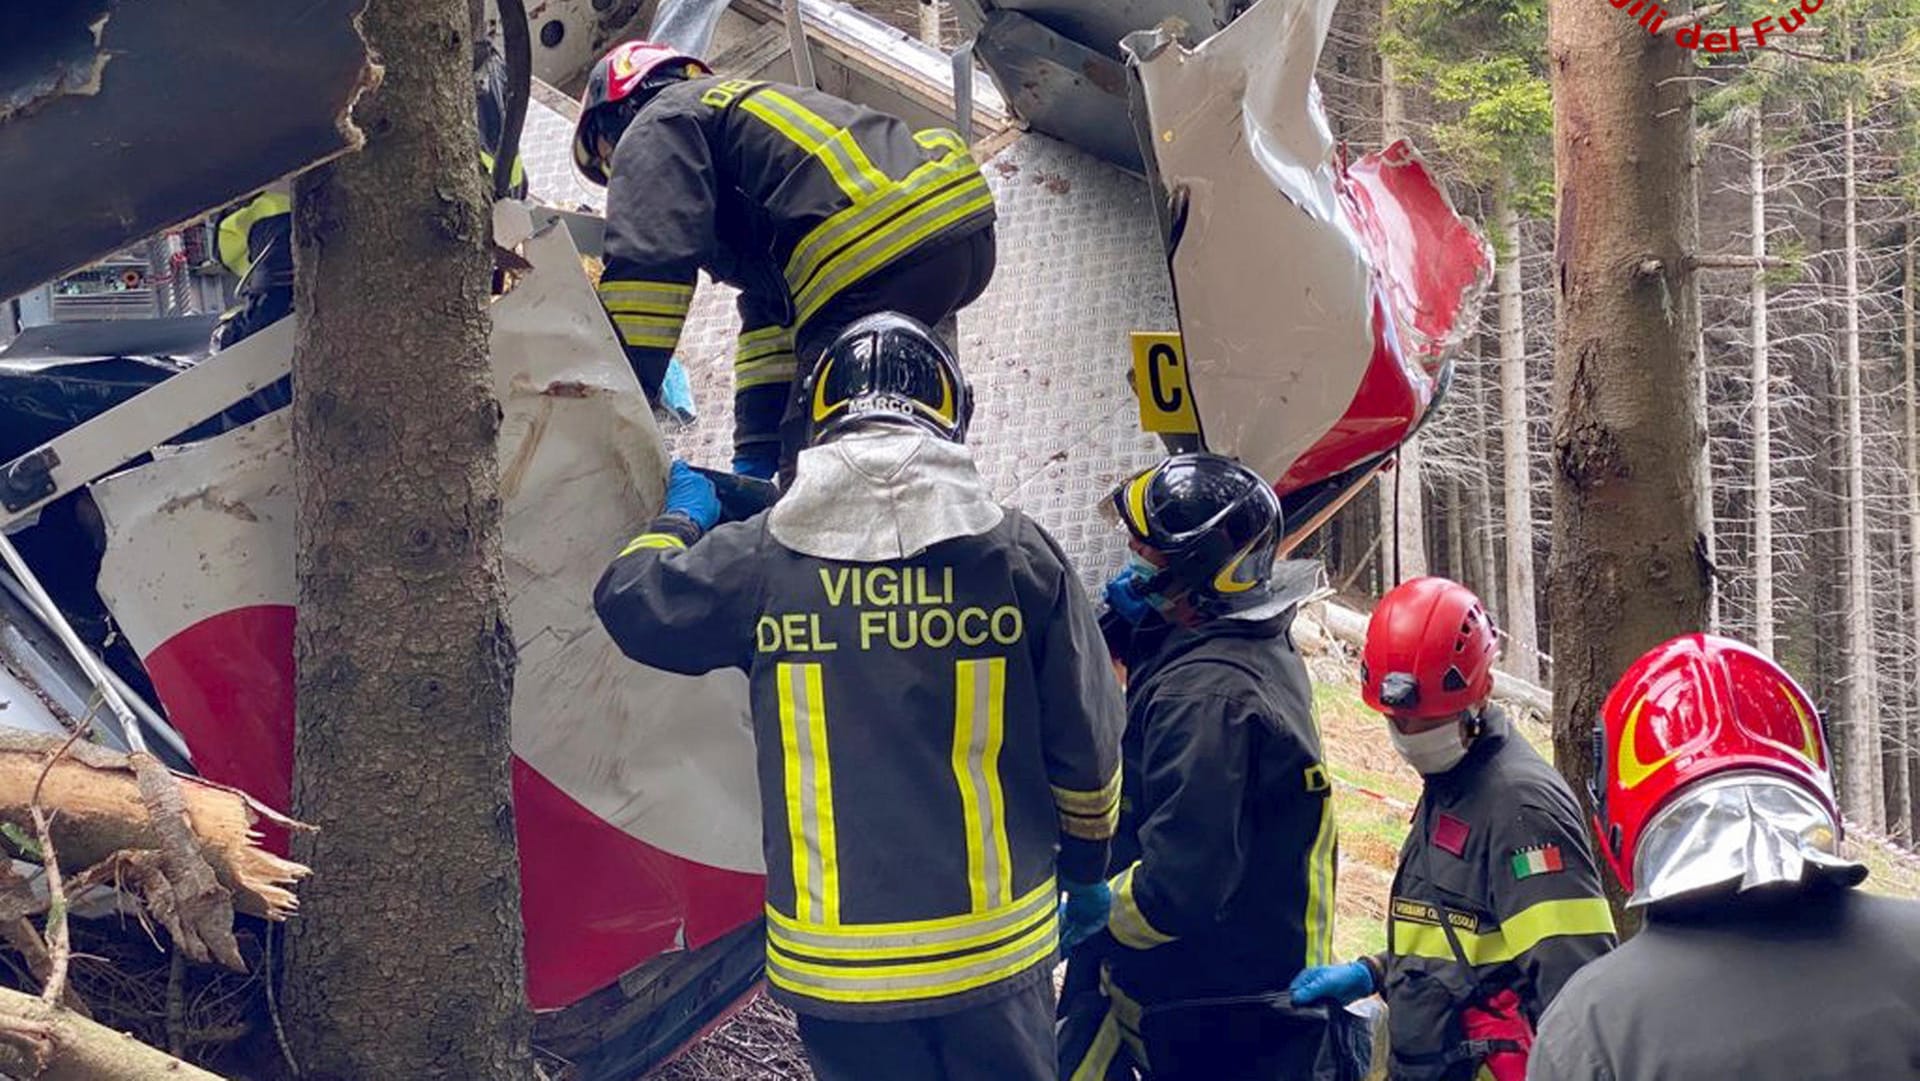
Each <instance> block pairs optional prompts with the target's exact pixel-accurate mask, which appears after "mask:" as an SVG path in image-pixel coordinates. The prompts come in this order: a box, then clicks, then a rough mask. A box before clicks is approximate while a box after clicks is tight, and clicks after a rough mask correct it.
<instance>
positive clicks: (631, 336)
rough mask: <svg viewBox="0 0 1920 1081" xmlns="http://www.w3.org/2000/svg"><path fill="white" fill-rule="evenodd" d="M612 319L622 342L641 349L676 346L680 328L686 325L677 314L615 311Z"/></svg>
mask: <svg viewBox="0 0 1920 1081" xmlns="http://www.w3.org/2000/svg"><path fill="white" fill-rule="evenodd" d="M612 319H613V325H614V329H616V330H618V331H619V332H620V340H621V341H622V342H625V343H626V344H628V345H631V346H636V347H639V348H643V349H673V348H675V347H677V346H678V345H679V344H680V330H681V328H682V327H684V326H685V325H686V320H684V319H682V318H680V317H679V316H677V315H629V314H625V313H616V314H614V315H613V316H612Z"/></svg>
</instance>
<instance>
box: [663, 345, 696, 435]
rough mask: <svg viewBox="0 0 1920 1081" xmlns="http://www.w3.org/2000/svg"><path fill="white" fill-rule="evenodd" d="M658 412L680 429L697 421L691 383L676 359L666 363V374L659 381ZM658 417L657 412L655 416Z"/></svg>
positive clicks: (683, 366) (685, 370)
mask: <svg viewBox="0 0 1920 1081" xmlns="http://www.w3.org/2000/svg"><path fill="white" fill-rule="evenodd" d="M659 404H660V411H664V412H665V413H666V414H667V415H668V416H669V417H670V418H672V419H673V421H674V422H675V423H677V424H679V425H680V426H682V427H685V426H686V425H689V424H692V423H693V422H694V421H695V420H696V419H697V414H696V413H695V411H694V408H693V382H692V381H691V380H689V379H688V378H687V368H686V365H684V364H681V363H680V360H679V358H678V357H676V358H674V359H672V360H669V361H667V374H666V377H665V378H664V379H662V380H661V381H660V403H659ZM655 415H656V416H657V415H658V412H656V414H655Z"/></svg>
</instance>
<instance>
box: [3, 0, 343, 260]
mask: <svg viewBox="0 0 1920 1081" xmlns="http://www.w3.org/2000/svg"><path fill="white" fill-rule="evenodd" d="M365 4H366V0H309V2H307V3H301V4H276V3H256V4H237V3H233V2H232V0H171V2H169V3H164V4H160V3H132V2H123V0H86V2H83V3H65V2H56V0H29V2H25V3H18V2H10V3H7V4H4V5H0V161H4V162H6V163H7V168H6V169H5V170H3V171H0V206H4V207H6V213H5V214H4V215H0V297H4V296H12V295H14V294H16V293H20V292H23V291H25V290H26V289H29V288H31V287H33V286H35V285H38V284H39V283H41V282H44V281H47V280H49V279H52V278H56V277H58V276H60V275H61V274H64V273H66V272H68V271H71V270H74V269H76V268H78V267H81V266H84V265H86V264H88V263H91V262H94V261H95V260H98V259H100V258H102V257H105V256H107V255H110V254H112V253H113V252H115V251H118V250H120V249H121V248H124V247H126V246H127V245H128V244H131V243H133V242H134V241H136V240H139V239H140V238H142V237H146V236H151V235H153V234H155V233H158V232H160V231H162V230H164V229H167V228H170V227H172V226H175V225H177V224H179V223H181V222H183V221H187V220H189V219H192V218H194V217H197V216H198V215H200V214H202V213H204V212H206V211H207V210H208V209H210V208H213V207H216V206H219V205H222V204H224V203H226V202H229V201H231V200H233V199H236V198H238V197H240V196H243V195H246V194H247V193H249V192H251V191H255V190H257V189H259V188H260V187H262V186H264V185H266V184H267V183H269V182H271V181H273V180H275V179H276V178H278V177H281V176H284V175H286V174H288V173H291V172H294V171H296V170H299V169H302V168H305V167H306V166H308V165H311V164H313V163H314V162H317V161H320V160H323V159H325V158H328V157H330V156H332V155H335V154H338V153H340V152H341V151H343V150H347V149H349V148H350V147H352V146H353V145H355V144H354V139H355V137H354V136H353V135H352V133H351V130H350V128H349V127H348V125H347V124H346V121H345V116H346V112H347V109H348V107H349V105H350V104H351V102H352V100H353V97H354V95H355V94H356V93H357V92H358V91H359V89H360V87H361V86H362V85H364V84H365V83H366V82H367V80H368V78H369V77H370V72H371V69H370V66H369V63H368V59H367V51H366V46H365V44H364V42H362V41H361V39H360V35H359V33H358V32H357V31H356V30H355V29H354V26H353V17H354V16H355V15H356V14H357V13H358V12H359V11H360V10H361V8H363V7H364V6H365ZM249 101H271V102H272V103H273V107H272V108H270V109H236V108H234V105H235V103H236V102H249ZM49 223H58V226H57V227H51V226H50V225H49Z"/></svg>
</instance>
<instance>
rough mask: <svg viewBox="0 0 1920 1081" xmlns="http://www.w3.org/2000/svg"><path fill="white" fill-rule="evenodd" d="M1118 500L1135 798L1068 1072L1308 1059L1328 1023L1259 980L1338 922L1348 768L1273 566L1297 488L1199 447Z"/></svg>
mask: <svg viewBox="0 0 1920 1081" xmlns="http://www.w3.org/2000/svg"><path fill="white" fill-rule="evenodd" d="M1110 504H1111V507H1110V509H1111V510H1112V511H1114V512H1116V513H1117V516H1118V518H1119V519H1120V521H1121V522H1122V523H1124V525H1125V527H1126V530H1127V539H1128V543H1129V545H1130V546H1131V548H1132V556H1131V558H1130V562H1129V564H1128V567H1127V569H1126V570H1124V571H1122V572H1121V574H1120V575H1119V576H1118V577H1117V578H1115V579H1114V580H1113V582H1112V583H1110V584H1109V586H1108V589H1107V597H1108V605H1109V609H1110V612H1109V614H1108V615H1107V616H1106V617H1105V618H1104V619H1103V625H1105V626H1106V627H1107V628H1108V629H1109V631H1110V632H1111V633H1110V636H1109V641H1111V642H1113V644H1114V645H1115V647H1116V648H1115V655H1116V658H1117V659H1119V660H1120V661H1121V662H1122V663H1123V664H1124V665H1125V666H1126V671H1127V678H1128V683H1127V729H1126V736H1125V739H1124V741H1123V743H1122V747H1123V755H1122V761H1123V762H1124V764H1125V772H1124V774H1123V776H1124V783H1123V785H1122V789H1121V791H1122V793H1123V798H1122V801H1121V806H1122V808H1123V812H1122V818H1121V832H1120V835H1119V840H1118V842H1117V843H1116V845H1115V852H1114V854H1115V859H1114V862H1113V867H1112V869H1113V870H1114V871H1115V872H1116V873H1115V874H1114V876H1113V878H1112V893H1113V903H1112V910H1111V914H1110V916H1109V919H1108V922H1107V925H1106V928H1105V930H1104V931H1103V932H1102V933H1101V934H1099V935H1097V936H1095V937H1094V938H1092V939H1091V940H1089V942H1088V945H1087V947H1086V948H1085V949H1082V950H1080V951H1076V953H1075V954H1074V957H1073V962H1072V966H1073V968H1074V969H1075V979H1073V980H1072V981H1070V984H1069V986H1072V987H1075V988H1076V989H1084V985H1085V984H1087V983H1093V982H1094V981H1093V980H1091V979H1083V978H1082V975H1083V974H1082V970H1081V966H1083V965H1098V966H1099V968H1100V970H1101V971H1100V978H1099V980H1098V984H1097V989H1095V990H1091V991H1085V993H1076V994H1074V995H1072V996H1071V997H1070V998H1069V1000H1068V1002H1067V1003H1066V1018H1065V1021H1064V1023H1063V1026H1062V1033H1061V1068H1060V1076H1061V1077H1063V1078H1072V1079H1096V1078H1109V1077H1111V1078H1124V1077H1131V1076H1133V1075H1132V1073H1131V1071H1132V1069H1134V1068H1140V1069H1143V1070H1150V1072H1151V1075H1152V1076H1153V1077H1154V1078H1155V1079H1157V1081H1171V1079H1178V1078H1196V1079H1202V1078H1203V1079H1207V1081H1243V1079H1246V1081H1252V1079H1259V1081H1267V1079H1271V1078H1280V1077H1305V1076H1309V1073H1310V1068H1311V1064H1312V1063H1313V1061H1314V1059H1315V1057H1316V1054H1317V1053H1318V1051H1319V1048H1320V1044H1321V1036H1322V1035H1323V1033H1322V1032H1321V1031H1318V1030H1316V1029H1315V1027H1314V1026H1313V1025H1311V1024H1308V1025H1304V1026H1303V1025H1299V1024H1297V1023H1296V1024H1294V1025H1291V1026H1290V1025H1288V1024H1286V1023H1285V1021H1284V1019H1283V1017H1282V1016H1281V1015H1280V1014H1279V1013H1277V1012H1276V1011H1275V1010H1274V1008H1273V1005H1272V1003H1271V1002H1270V1001H1267V1000H1261V999H1260V998H1259V996H1263V995H1268V996H1270V995H1273V994H1274V993H1277V992H1280V991H1282V990H1284V989H1285V988H1286V986H1287V981H1288V980H1289V979H1291V978H1292V977H1293V976H1294V974H1295V973H1297V972H1299V971H1300V969H1301V967H1302V966H1303V965H1317V964H1325V963H1326V962H1327V961H1328V960H1330V957H1331V953H1332V941H1333V939H1332V935H1333V896H1334V865H1335V830H1334V822H1333V805H1332V801H1331V799H1330V798H1329V797H1330V796H1331V795H1332V788H1331V785H1330V784H1329V783H1328V777H1327V771H1326V766H1325V765H1324V761H1323V756H1322V754H1321V748H1320V732H1319V728H1318V726H1317V725H1316V724H1315V723H1314V717H1313V688H1312V685H1311V683H1310V682H1309V681H1308V678H1307V670H1306V665H1305V663H1304V662H1302V660H1301V658H1300V655H1299V653H1298V652H1296V651H1295V649H1294V645H1293V640H1292V638H1291V637H1290V631H1289V628H1290V627H1291V625H1292V623H1293V618H1294V607H1293V603H1292V602H1291V601H1289V600H1286V599H1285V598H1278V597H1276V596H1275V595H1274V594H1273V592H1272V590H1271V588H1270V584H1269V580H1270V575H1271V573H1272V568H1273V562H1274V555H1275V549H1276V547H1277V546H1278V544H1279V540H1280V535H1281V532H1282V531H1281V514H1280V501H1279V500H1278V499H1277V498H1276V497H1275V495H1274V493H1273V489H1272V488H1271V487H1270V486H1269V485H1268V484H1267V483H1266V482H1265V481H1264V480H1262V479H1261V478H1260V476H1259V475H1258V474H1256V473H1254V472H1253V471H1252V470H1251V469H1248V468H1247V467H1246V466H1243V465H1241V464H1240V463H1238V462H1235V461H1232V460H1230V459H1227V458H1222V457H1220V456H1218V455H1213V454H1183V455H1179V456H1176V457H1173V458H1170V459H1168V460H1167V461H1166V462H1164V463H1162V464H1161V465H1159V466H1156V467H1154V468H1152V469H1149V470H1147V471H1146V472H1144V473H1141V474H1139V475H1138V476H1135V477H1133V478H1131V479H1129V480H1128V481H1126V482H1125V483H1123V484H1121V485H1120V487H1119V488H1118V489H1117V490H1116V491H1115V492H1114V494H1113V497H1112V499H1111V500H1110ZM1143 1010H1144V1011H1145V1013H1146V1018H1145V1021H1144V1023H1143V1017H1142V1012H1143ZM1319 1027H1320V1028H1324V1022H1323V1023H1322V1024H1321V1025H1320V1026H1319ZM1143 1029H1144V1031H1143Z"/></svg>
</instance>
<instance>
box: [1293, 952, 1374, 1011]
mask: <svg viewBox="0 0 1920 1081" xmlns="http://www.w3.org/2000/svg"><path fill="white" fill-rule="evenodd" d="M1375 990H1376V989H1375V987H1374V986H1373V971H1372V970H1371V969H1369V968H1368V967H1367V966H1366V965H1364V964H1361V963H1360V962H1359V961H1349V962H1347V963H1346V964H1344V965H1315V966H1313V967H1312V968H1307V969H1302V970H1301V971H1300V974H1299V975H1298V976H1295V977H1294V978H1293V982H1292V983H1290V984H1288V985H1287V997H1288V998H1291V999H1292V1000H1293V1004H1294V1005H1295V1006H1307V1005H1311V1004H1312V1003H1315V1002H1329V1001H1330V1002H1334V1003H1337V1004H1338V1005H1341V1006H1345V1005H1346V1004H1347V1003H1349V1002H1358V1001H1359V1000H1361V999H1363V998H1366V997H1367V996H1368V995H1371V994H1373V992H1374V991H1375Z"/></svg>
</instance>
